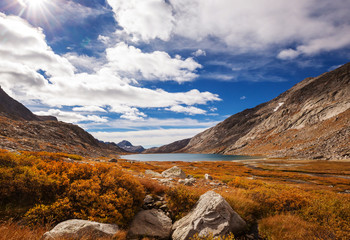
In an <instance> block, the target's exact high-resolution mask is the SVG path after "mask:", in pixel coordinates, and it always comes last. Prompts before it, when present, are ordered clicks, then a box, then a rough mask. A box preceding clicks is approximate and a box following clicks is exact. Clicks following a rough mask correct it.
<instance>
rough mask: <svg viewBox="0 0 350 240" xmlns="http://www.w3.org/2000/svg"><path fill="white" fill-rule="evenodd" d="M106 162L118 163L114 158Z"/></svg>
mask: <svg viewBox="0 0 350 240" xmlns="http://www.w3.org/2000/svg"><path fill="white" fill-rule="evenodd" d="M108 162H113V163H117V162H118V160H117V159H115V158H112V159H110V160H109V161H108Z"/></svg>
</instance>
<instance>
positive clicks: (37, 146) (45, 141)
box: [0, 88, 125, 156]
mask: <svg viewBox="0 0 350 240" xmlns="http://www.w3.org/2000/svg"><path fill="white" fill-rule="evenodd" d="M0 148H1V149H8V150H14V151H17V150H27V151H48V152H66V153H74V154H80V155H88V156H108V155H110V154H117V153H122V152H125V151H124V150H122V149H121V148H119V147H118V146H112V145H110V144H105V143H102V142H100V141H98V140H97V139H95V138H94V137H93V136H92V135H91V134H89V133H88V132H86V131H85V130H83V129H82V128H80V127H79V126H77V125H74V124H70V123H64V122H59V121H57V119H56V118H55V117H50V116H48V117H41V116H37V115H35V114H33V113H32V112H31V111H30V110H29V109H28V108H26V107H25V106H23V105H22V104H21V103H19V102H18V101H16V100H14V99H13V98H11V97H10V96H9V95H8V94H6V92H4V91H3V90H2V89H1V88H0Z"/></svg>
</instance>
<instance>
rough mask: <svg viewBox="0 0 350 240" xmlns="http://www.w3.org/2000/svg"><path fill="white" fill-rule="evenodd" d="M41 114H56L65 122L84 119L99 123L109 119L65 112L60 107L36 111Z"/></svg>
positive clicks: (75, 121)
mask: <svg viewBox="0 0 350 240" xmlns="http://www.w3.org/2000/svg"><path fill="white" fill-rule="evenodd" d="M35 114H36V115H39V116H55V117H57V119H58V120H60V121H63V122H71V123H79V122H83V121H91V122H97V123H106V122H108V119H107V118H105V117H100V116H97V115H87V116H85V115H82V114H79V113H74V112H65V111H61V110H59V109H49V110H48V111H38V112H35Z"/></svg>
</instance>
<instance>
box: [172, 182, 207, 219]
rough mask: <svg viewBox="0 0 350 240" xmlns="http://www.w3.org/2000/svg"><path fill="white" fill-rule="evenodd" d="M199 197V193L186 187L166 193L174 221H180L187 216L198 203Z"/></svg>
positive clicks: (176, 188) (179, 187) (178, 187)
mask: <svg viewBox="0 0 350 240" xmlns="http://www.w3.org/2000/svg"><path fill="white" fill-rule="evenodd" d="M199 197H200V194H199V193H197V192H195V191H193V189H190V188H186V187H184V186H177V187H174V188H169V189H168V190H167V191H166V199H167V201H168V208H169V210H170V211H171V213H172V218H173V220H178V219H180V218H182V217H183V216H185V215H186V213H188V212H189V211H190V210H191V209H192V207H193V206H194V205H195V203H196V202H197V201H198V199H199Z"/></svg>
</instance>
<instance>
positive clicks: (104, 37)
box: [97, 35, 111, 44]
mask: <svg viewBox="0 0 350 240" xmlns="http://www.w3.org/2000/svg"><path fill="white" fill-rule="evenodd" d="M97 40H99V41H101V42H102V43H104V44H108V43H109V42H110V41H111V38H110V37H108V36H103V35H98V38H97Z"/></svg>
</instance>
